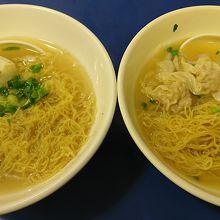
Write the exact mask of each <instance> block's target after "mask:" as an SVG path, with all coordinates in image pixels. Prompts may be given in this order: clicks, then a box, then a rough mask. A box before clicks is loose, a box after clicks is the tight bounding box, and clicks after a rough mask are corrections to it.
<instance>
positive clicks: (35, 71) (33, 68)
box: [30, 63, 43, 73]
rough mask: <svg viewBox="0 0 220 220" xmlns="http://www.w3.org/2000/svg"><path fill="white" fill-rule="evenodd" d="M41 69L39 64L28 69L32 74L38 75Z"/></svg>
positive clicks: (41, 66)
mask: <svg viewBox="0 0 220 220" xmlns="http://www.w3.org/2000/svg"><path fill="white" fill-rule="evenodd" d="M42 68H43V65H42V64H41V63H38V64H34V65H32V66H31V67H30V70H31V71H32V73H39V72H40V71H41V69H42Z"/></svg>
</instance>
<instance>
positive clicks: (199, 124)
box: [135, 41, 220, 189]
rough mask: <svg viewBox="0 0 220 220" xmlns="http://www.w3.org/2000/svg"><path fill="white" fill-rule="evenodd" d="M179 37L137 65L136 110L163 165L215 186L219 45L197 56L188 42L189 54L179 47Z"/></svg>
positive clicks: (219, 158)
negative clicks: (140, 70) (166, 164)
mask: <svg viewBox="0 0 220 220" xmlns="http://www.w3.org/2000/svg"><path fill="white" fill-rule="evenodd" d="M181 43H182V41H181V42H177V43H174V44H173V45H172V46H171V47H170V46H168V47H167V48H161V49H160V50H158V51H157V52H156V53H155V54H154V55H153V57H152V58H151V59H150V60H149V61H148V62H147V64H146V65H145V67H144V68H143V70H142V72H141V74H140V77H139V79H138V82H137V85H136V96H135V103H136V115H137V118H138V121H139V123H140V127H141V131H142V134H143V136H144V138H145V140H146V142H147V143H148V144H149V145H150V146H151V147H152V149H153V150H154V151H155V152H156V153H158V154H159V155H160V156H161V157H162V159H163V160H164V161H166V162H168V165H169V166H171V167H173V168H175V169H176V170H178V171H179V172H180V173H181V174H183V175H185V176H187V178H188V179H189V180H190V181H194V183H195V184H199V185H201V186H204V185H212V187H214V188H216V189H219V184H218V183H219V181H220V58H219V57H217V56H220V54H219V53H218V52H217V51H218V49H219V48H216V50H215V52H214V54H213V55H212V56H209V55H207V54H204V53H199V54H198V53H197V54H198V56H197V57H195V54H196V53H195V51H196V50H197V49H198V48H194V51H192V54H193V57H194V58H195V59H191V60H190V59H186V58H185V57H183V56H182V55H181V54H180V53H179V47H180V45H181ZM212 46H213V45H211V47H212ZM206 49H207V48H203V50H204V51H207V50H206ZM209 49H210V48H208V51H209V52H210V50H213V48H211V49H210V50H209ZM199 50H200V51H201V45H200V47H199ZM197 51H198V50H197ZM188 52H189V51H188ZM218 54H219V55H218ZM215 56H216V57H215ZM213 57H215V59H214V58H213Z"/></svg>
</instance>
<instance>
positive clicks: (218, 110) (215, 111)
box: [212, 107, 220, 113]
mask: <svg viewBox="0 0 220 220" xmlns="http://www.w3.org/2000/svg"><path fill="white" fill-rule="evenodd" d="M218 112H220V108H218V107H213V108H212V113H218Z"/></svg>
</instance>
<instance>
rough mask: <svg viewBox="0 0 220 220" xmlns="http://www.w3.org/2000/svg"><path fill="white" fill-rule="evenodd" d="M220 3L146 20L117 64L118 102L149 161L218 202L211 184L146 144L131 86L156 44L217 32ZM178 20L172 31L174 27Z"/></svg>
mask: <svg viewBox="0 0 220 220" xmlns="http://www.w3.org/2000/svg"><path fill="white" fill-rule="evenodd" d="M219 20H220V7H219V6H195V7H188V8H183V9H179V10H176V11H172V12H170V13H167V14H165V15H162V16H160V17H158V18H157V19H155V20H153V21H152V22H150V23H149V24H147V25H146V26H145V27H144V28H143V29H142V30H140V32H139V33H138V34H137V35H136V36H135V37H134V39H133V40H132V41H131V43H130V44H129V45H128V47H127V49H126V51H125V53H124V55H123V57H122V60H121V63H120V67H119V73H118V82H117V83H118V84H117V89H118V99H119V106H120V110H121V113H122V116H123V119H124V121H125V124H126V126H127V129H128V131H129V132H130V135H131V136H132V138H133V139H134V141H135V143H136V144H137V146H138V147H139V149H140V150H141V151H142V153H143V154H144V155H145V156H146V157H147V158H148V159H149V161H150V162H151V163H152V164H153V165H154V166H155V167H156V168H157V169H158V170H159V171H160V172H161V173H163V174H164V175H165V176H167V177H168V178H169V179H170V180H171V181H173V182H174V183H176V184H177V185H178V186H180V187H181V188H183V189H184V190H186V191H188V192H189V193H191V194H193V195H195V196H197V197H199V198H201V199H203V200H205V201H208V202H210V203H213V204H216V205H220V196H219V195H220V193H219V191H218V192H217V191H215V190H213V189H211V188H208V187H207V188H206V187H203V186H197V185H194V184H193V183H192V182H190V181H189V180H188V179H186V178H185V177H183V176H182V175H181V174H180V173H178V172H176V171H175V170H174V169H172V168H171V167H170V166H169V165H168V164H166V163H165V162H164V161H162V160H161V158H160V157H159V156H158V155H157V154H156V153H155V152H153V150H152V149H151V148H150V147H149V146H147V145H146V143H145V141H144V138H143V137H142V135H141V132H140V129H139V126H138V122H137V119H136V115H135V109H134V106H135V105H134V90H135V85H136V82H137V77H138V76H139V74H140V71H141V69H142V68H143V66H144V65H145V64H146V62H147V60H148V59H149V57H151V56H152V54H153V53H154V52H155V50H156V49H157V48H158V47H159V46H161V45H162V46H163V45H164V46H167V45H169V44H170V43H174V42H176V41H178V40H183V39H186V38H189V37H191V36H195V35H198V34H206V33H207V34H218V35H220V28H219ZM175 24H178V29H177V30H176V31H175V32H174V31H173V27H174V25H175Z"/></svg>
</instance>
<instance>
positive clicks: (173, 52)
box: [167, 47, 179, 57]
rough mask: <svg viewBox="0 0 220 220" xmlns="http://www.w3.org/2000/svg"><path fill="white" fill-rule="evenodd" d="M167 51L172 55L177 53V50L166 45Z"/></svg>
mask: <svg viewBox="0 0 220 220" xmlns="http://www.w3.org/2000/svg"><path fill="white" fill-rule="evenodd" d="M167 52H168V53H171V55H172V56H173V57H175V56H178V55H179V50H177V49H173V48H172V47H168V48H167Z"/></svg>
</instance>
